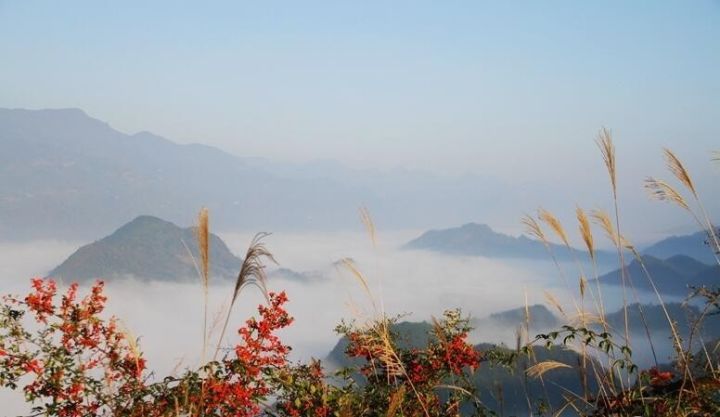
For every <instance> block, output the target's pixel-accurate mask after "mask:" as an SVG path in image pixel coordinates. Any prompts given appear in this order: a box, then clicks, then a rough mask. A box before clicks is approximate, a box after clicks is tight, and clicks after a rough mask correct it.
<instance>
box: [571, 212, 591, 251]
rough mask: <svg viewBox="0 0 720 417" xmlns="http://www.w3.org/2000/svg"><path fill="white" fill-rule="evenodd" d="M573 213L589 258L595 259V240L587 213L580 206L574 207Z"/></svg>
mask: <svg viewBox="0 0 720 417" xmlns="http://www.w3.org/2000/svg"><path fill="white" fill-rule="evenodd" d="M575 215H576V217H577V220H578V228H579V230H580V236H582V240H583V242H585V247H587V250H588V253H589V254H590V259H592V260H595V241H594V239H593V234H592V229H591V228H590V220H588V217H587V214H585V211H584V210H583V209H581V208H580V207H578V208H576V209H575Z"/></svg>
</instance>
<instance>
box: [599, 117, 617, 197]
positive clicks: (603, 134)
mask: <svg viewBox="0 0 720 417" xmlns="http://www.w3.org/2000/svg"><path fill="white" fill-rule="evenodd" d="M596 143H597V145H598V148H600V152H601V153H602V157H603V161H604V162H605V167H606V168H607V171H608V175H610V184H611V185H612V189H613V194H616V193H617V180H616V178H617V177H616V176H617V169H616V165H615V145H613V141H612V134H611V133H610V131H609V130H608V129H606V128H604V127H603V128H602V129H600V133H598V138H597V140H596Z"/></svg>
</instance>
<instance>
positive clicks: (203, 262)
mask: <svg viewBox="0 0 720 417" xmlns="http://www.w3.org/2000/svg"><path fill="white" fill-rule="evenodd" d="M196 233H197V243H198V251H199V252H200V279H201V280H202V287H203V348H202V355H201V356H200V358H201V360H202V361H205V353H206V352H207V343H208V291H209V288H210V213H209V211H208V209H207V208H205V207H203V208H202V209H200V213H199V214H198V225H197V228H196Z"/></svg>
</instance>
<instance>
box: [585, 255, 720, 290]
mask: <svg viewBox="0 0 720 417" xmlns="http://www.w3.org/2000/svg"><path fill="white" fill-rule="evenodd" d="M642 261H643V262H642V263H643V264H644V266H645V270H647V274H646V272H645V270H643V264H641V263H640V262H639V261H638V260H637V259H633V260H632V261H631V262H630V263H629V264H628V266H627V267H626V268H625V276H626V278H629V279H630V280H631V281H632V282H631V283H632V285H633V286H634V287H635V288H636V289H640V290H644V291H653V288H652V285H651V284H650V282H649V281H648V278H647V275H650V277H651V278H652V280H653V282H654V283H655V286H656V287H657V288H658V291H660V293H664V294H673V295H679V296H685V295H687V294H688V292H689V291H690V290H689V287H690V286H693V287H699V286H702V285H717V282H718V279H719V278H720V266H719V265H714V266H711V265H706V264H704V263H702V262H700V261H698V260H695V259H693V258H691V257H689V256H685V255H675V256H672V257H670V258H667V259H665V260H662V259H658V258H655V257H654V256H650V255H644V256H643V257H642ZM622 274H623V272H622V271H621V270H620V269H616V270H614V271H612V272H609V273H607V274H605V275H602V276H600V277H598V280H599V282H601V283H603V284H605V285H615V286H620V285H622Z"/></svg>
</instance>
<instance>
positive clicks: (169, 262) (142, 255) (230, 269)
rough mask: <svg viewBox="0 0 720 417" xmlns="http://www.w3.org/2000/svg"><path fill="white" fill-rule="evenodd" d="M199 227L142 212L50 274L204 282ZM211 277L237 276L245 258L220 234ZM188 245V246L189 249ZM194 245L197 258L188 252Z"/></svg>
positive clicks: (214, 240)
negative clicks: (199, 262)
mask: <svg viewBox="0 0 720 417" xmlns="http://www.w3.org/2000/svg"><path fill="white" fill-rule="evenodd" d="M195 236H196V235H195V230H194V228H185V229H183V228H180V227H178V226H176V225H174V224H173V223H170V222H168V221H165V220H161V219H159V218H157V217H152V216H140V217H137V218H136V219H134V220H133V221H131V222H129V223H127V224H125V225H124V226H122V227H121V228H119V229H118V230H116V231H115V232H114V233H112V234H111V235H109V236H107V237H105V238H103V239H100V240H98V241H96V242H93V243H91V244H88V245H85V246H83V247H81V248H80V249H78V250H77V251H75V253H73V254H72V255H70V257H69V258H67V259H66V260H65V261H64V262H63V263H62V264H60V265H59V266H58V267H56V268H55V269H53V270H52V271H51V272H50V273H49V276H51V277H54V278H58V279H63V280H65V281H84V280H92V279H96V278H102V279H109V280H111V279H123V278H127V277H135V278H138V279H144V280H161V281H189V280H198V279H199V278H198V273H197V270H196V268H195V264H194V262H193V257H194V258H195V260H198V259H200V258H199V255H198V247H197V239H196V237H195ZM209 244H210V275H211V276H212V277H213V278H219V279H234V278H235V277H236V276H237V273H238V272H239V270H240V265H241V263H242V261H241V260H240V259H239V258H237V257H235V255H233V254H232V253H231V252H230V250H229V249H228V248H227V246H226V245H225V243H224V242H223V241H222V240H221V239H220V238H219V237H217V236H216V235H214V234H211V235H210V243H209ZM186 246H187V248H186ZM188 249H189V250H190V252H191V253H192V257H191V256H190V254H188Z"/></svg>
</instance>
